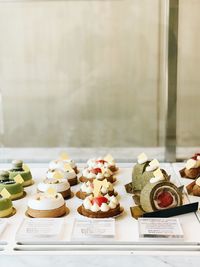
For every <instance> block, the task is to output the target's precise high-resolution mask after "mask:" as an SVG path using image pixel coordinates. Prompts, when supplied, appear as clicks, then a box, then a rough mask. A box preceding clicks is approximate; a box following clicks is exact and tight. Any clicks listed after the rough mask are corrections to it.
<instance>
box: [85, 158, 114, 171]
mask: <svg viewBox="0 0 200 267" xmlns="http://www.w3.org/2000/svg"><path fill="white" fill-rule="evenodd" d="M87 166H88V167H92V168H109V169H110V170H111V171H112V172H117V171H118V170H119V168H118V167H117V166H116V163H115V161H114V159H113V158H112V157H110V159H109V158H108V159H106V158H105V159H104V158H102V157H100V158H92V159H89V160H88V161H87Z"/></svg>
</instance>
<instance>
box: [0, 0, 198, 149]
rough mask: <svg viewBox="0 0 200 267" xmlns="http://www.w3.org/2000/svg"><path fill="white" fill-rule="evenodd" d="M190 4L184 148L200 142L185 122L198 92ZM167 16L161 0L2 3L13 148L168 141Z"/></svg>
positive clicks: (0, 84)
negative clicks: (190, 102) (166, 118)
mask: <svg viewBox="0 0 200 267" xmlns="http://www.w3.org/2000/svg"><path fill="white" fill-rule="evenodd" d="M183 2H184V3H182V4H181V14H180V19H181V23H182V24H181V34H180V40H181V42H183V44H182V45H181V46H180V49H181V52H180V56H181V58H180V62H179V78H180V79H179V95H181V96H180V97H179V99H180V100H179V108H180V110H181V111H179V112H178V117H179V124H178V135H179V144H180V145H183V144H185V145H187V144H188V141H189V140H190V141H191V140H192V142H190V145H196V142H198V140H197V137H198V136H196V137H195V135H194V134H195V126H196V122H195V121H194V120H192V121H191V123H190V131H188V129H187V128H188V127H187V125H186V124H185V123H184V121H183V119H184V118H189V114H190V112H191V113H192V111H190V110H189V109H190V108H189V107H188V106H187V105H185V104H186V103H187V100H188V95H189V94H188V92H189V91H188V86H189V87H190V89H191V88H192V90H193V91H192V92H193V93H192V94H193V95H195V94H196V91H197V90H198V75H197V72H198V69H197V68H196V65H195V61H194V60H195V58H194V53H193V51H194V50H190V48H191V47H192V48H194V47H196V46H198V45H197V43H196V35H197V32H195V33H191V31H192V29H193V27H194V28H196V31H197V29H198V23H196V20H197V19H199V18H200V16H199V15H198V12H197V9H198V8H196V13H195V16H194V17H193V16H192V15H190V16H189V19H190V22H189V23H188V24H187V23H186V20H185V19H184V17H185V13H186V12H188V9H189V8H191V7H190V6H189V7H188V1H183ZM189 2H196V5H197V2H198V1H189ZM198 6H199V7H200V3H199V4H198ZM163 15H164V1H160V0H119V1H66V2H62V1H61V2H60V1H59V2H56V1H53V2H36V3H34V2H29V3H0V33H1V34H0V88H1V90H2V95H3V104H4V105H3V111H4V122H5V134H4V140H3V142H4V145H5V146H141V145H142V146H156V145H162V144H163V133H164V104H163V103H164V100H163V92H164V78H165V77H164V64H163V63H164V56H163V55H164V53H163V49H164V45H165V44H164V41H163V36H164V31H163V30H164V28H165V27H164V24H163V21H164V18H163ZM195 18H196V19H195ZM187 21H188V20H187ZM186 24H187V25H186ZM193 24H194V25H193ZM185 26H186V29H187V32H188V33H189V37H191V38H189V39H190V40H188V39H186V40H185V34H186V32H185V31H184V29H185ZM185 51H186V52H187V54H188V57H190V58H191V57H192V59H191V61H190V65H187V66H186V64H185ZM188 68H189V70H190V72H189V73H188V70H187V69H188ZM193 70H195V71H196V76H193ZM186 73H188V74H189V75H188V77H187V75H185V74H186ZM195 77H196V79H195V81H194V78H195ZM185 78H187V82H188V84H187V83H185V82H183V81H184V79H185ZM199 79H200V78H199ZM194 98H195V97H194ZM189 99H190V101H193V98H191V97H190V95H189ZM195 99H196V98H195ZM183 106H185V107H186V108H184V111H182V110H183V108H182V107H183ZM188 110H189V111H188ZM186 130H187V134H186ZM197 134H198V133H197ZM191 137H192V138H191ZM193 137H195V138H196V139H193Z"/></svg>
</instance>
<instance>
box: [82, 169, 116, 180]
mask: <svg viewBox="0 0 200 267" xmlns="http://www.w3.org/2000/svg"><path fill="white" fill-rule="evenodd" d="M95 179H97V180H100V181H102V180H104V179H106V180H107V181H108V182H110V183H114V182H115V181H116V178H115V176H114V174H113V172H112V171H111V170H110V169H109V168H103V167H102V168H92V167H87V168H85V169H84V170H83V172H82V176H81V177H80V181H81V182H83V183H85V182H88V181H90V182H92V181H93V180H95Z"/></svg>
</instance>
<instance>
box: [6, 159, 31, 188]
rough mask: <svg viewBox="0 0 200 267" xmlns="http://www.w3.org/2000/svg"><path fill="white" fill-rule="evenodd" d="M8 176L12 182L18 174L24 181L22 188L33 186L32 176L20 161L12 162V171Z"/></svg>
mask: <svg viewBox="0 0 200 267" xmlns="http://www.w3.org/2000/svg"><path fill="white" fill-rule="evenodd" d="M9 174H10V180H14V177H15V176H17V175H18V174H20V175H21V177H22V178H23V180H24V182H23V183H22V186H24V187H25V186H29V185H32V184H33V178H32V174H31V172H30V170H29V169H28V168H25V166H24V164H23V161H22V160H13V161H12V169H11V170H10V171H9Z"/></svg>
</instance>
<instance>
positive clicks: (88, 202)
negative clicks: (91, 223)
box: [83, 194, 119, 212]
mask: <svg viewBox="0 0 200 267" xmlns="http://www.w3.org/2000/svg"><path fill="white" fill-rule="evenodd" d="M105 197H106V198H107V199H108V201H107V203H102V204H101V206H99V205H98V204H97V203H96V202H94V203H92V200H93V199H94V197H93V196H92V195H90V196H88V197H86V198H85V200H84V201H83V206H84V208H85V209H88V210H91V211H92V212H98V211H103V212H107V211H109V210H110V209H115V208H116V207H117V205H118V204H119V201H118V199H117V198H116V197H115V196H111V197H110V196H109V195H108V194H107V195H106V196H105Z"/></svg>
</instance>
